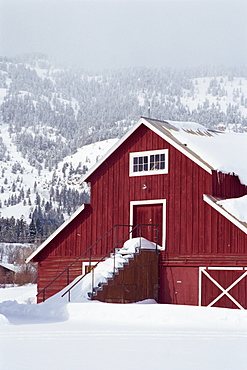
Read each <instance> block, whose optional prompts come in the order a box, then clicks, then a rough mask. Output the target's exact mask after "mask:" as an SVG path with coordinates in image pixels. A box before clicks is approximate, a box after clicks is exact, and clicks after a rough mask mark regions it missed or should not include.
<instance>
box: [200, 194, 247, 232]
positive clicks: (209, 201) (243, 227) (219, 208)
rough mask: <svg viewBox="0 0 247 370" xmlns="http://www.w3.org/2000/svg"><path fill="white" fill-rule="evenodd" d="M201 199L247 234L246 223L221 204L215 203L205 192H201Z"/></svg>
mask: <svg viewBox="0 0 247 370" xmlns="http://www.w3.org/2000/svg"><path fill="white" fill-rule="evenodd" d="M203 200H204V202H206V203H207V204H209V205H210V206H211V207H212V208H214V209H215V210H216V211H217V212H219V213H220V214H221V215H222V216H224V217H226V218H227V219H228V220H229V221H230V222H232V223H233V224H234V225H235V226H237V227H238V228H239V229H240V230H242V231H243V232H244V233H245V234H247V225H245V224H244V223H243V222H241V221H239V220H238V219H237V218H236V217H235V216H233V215H232V214H231V213H229V212H228V211H226V210H225V209H224V208H223V207H222V206H220V205H219V204H217V203H215V202H214V201H213V200H212V199H211V197H209V196H208V195H206V194H203Z"/></svg>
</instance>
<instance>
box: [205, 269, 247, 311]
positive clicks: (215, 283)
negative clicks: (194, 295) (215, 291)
mask: <svg viewBox="0 0 247 370" xmlns="http://www.w3.org/2000/svg"><path fill="white" fill-rule="evenodd" d="M206 269H207V270H223V271H227V270H228V271H243V273H242V275H241V276H239V277H238V278H237V279H236V280H235V281H234V282H233V283H232V284H231V285H230V286H229V287H228V288H226V289H225V288H223V287H222V286H221V285H220V284H219V283H218V281H216V280H215V279H214V278H213V277H212V276H211V275H210V274H209V273H208V272H207V271H206ZM203 274H204V275H205V276H207V278H208V279H209V280H211V282H212V283H213V284H214V285H216V286H217V288H219V289H220V290H221V293H220V294H219V295H218V296H217V297H216V298H215V299H214V300H213V301H212V302H211V303H209V304H208V305H207V307H212V306H213V305H214V304H215V303H216V302H218V301H219V300H220V299H221V298H222V297H223V296H224V295H226V296H227V297H228V298H229V299H230V300H231V301H232V302H233V303H234V304H235V305H236V306H237V307H238V308H240V310H244V309H245V308H244V307H243V306H242V305H241V304H240V303H239V302H238V301H237V300H236V299H235V298H233V297H232V296H231V294H230V293H229V291H230V290H231V289H232V288H233V287H234V286H235V285H237V284H238V283H239V282H240V281H241V280H242V279H244V278H245V276H247V267H235V266H234V267H228V266H227V267H223V266H221V267H213V266H211V267H208V268H206V267H199V294H198V298H199V301H198V305H199V306H201V305H202V275H203Z"/></svg>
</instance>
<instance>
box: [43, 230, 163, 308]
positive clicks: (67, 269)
mask: <svg viewBox="0 0 247 370" xmlns="http://www.w3.org/2000/svg"><path fill="white" fill-rule="evenodd" d="M140 226H153V227H155V233H156V234H155V239H156V252H157V245H158V225H151V224H138V225H136V226H134V227H133V225H120V224H117V225H114V226H112V227H111V228H110V229H109V230H108V231H106V232H105V234H103V235H102V236H101V237H100V238H99V239H98V240H96V242H94V243H93V244H92V245H91V246H90V247H89V248H88V249H86V251H84V252H83V253H82V254H81V255H80V256H79V257H77V258H76V259H75V260H74V261H73V262H71V263H70V264H69V266H67V267H66V268H65V269H64V270H63V271H61V272H60V273H59V274H58V275H57V276H56V277H55V278H54V279H53V280H51V281H50V282H49V283H48V284H47V285H46V286H45V287H44V288H43V289H41V290H40V291H39V292H38V294H37V295H36V297H38V296H39V295H41V294H42V296H43V302H44V301H45V300H46V297H45V294H46V290H47V288H49V287H50V286H51V285H52V284H53V283H54V282H55V281H57V279H59V278H60V277H61V276H62V275H63V274H65V273H67V279H66V280H67V284H66V285H69V283H70V282H69V278H70V275H69V272H70V268H71V267H72V266H73V265H74V264H75V263H76V262H77V261H79V260H80V259H81V258H82V257H84V256H85V255H86V254H87V253H89V267H91V266H92V251H93V248H94V247H95V246H96V245H97V244H98V243H99V242H100V241H102V239H104V238H105V237H106V236H107V235H108V234H109V233H110V232H112V231H113V230H114V229H115V228H117V227H128V228H129V229H131V230H130V231H129V232H128V233H127V234H126V235H125V236H124V237H123V238H122V239H121V240H120V241H118V242H117V243H116V244H115V245H114V247H113V248H111V250H110V251H108V252H107V253H106V254H105V255H104V256H103V257H102V258H101V259H100V260H99V261H98V262H97V263H96V264H95V265H94V267H93V269H94V268H95V267H96V266H97V265H98V264H99V262H101V261H102V260H103V259H105V258H106V257H107V255H108V254H109V253H112V251H113V250H114V249H116V248H117V246H118V245H119V244H120V243H122V242H123V241H124V239H126V238H127V237H128V236H129V235H130V234H132V235H133V232H134V231H135V230H138V233H140V234H142V233H141V229H140ZM139 236H141V235H139ZM91 271H92V269H91ZM114 272H115V253H114ZM85 275H86V273H85V274H84V275H83V276H81V277H80V279H79V280H78V281H76V283H74V284H73V286H71V287H70V288H69V289H68V290H67V291H66V292H65V293H63V295H62V297H63V296H64V295H65V294H67V293H68V294H69V295H68V300H69V302H70V291H71V289H72V288H73V287H74V286H75V285H76V284H78V283H79V281H81V279H83V278H84V276H85ZM92 275H94V273H93V274H92ZM92 289H93V282H92Z"/></svg>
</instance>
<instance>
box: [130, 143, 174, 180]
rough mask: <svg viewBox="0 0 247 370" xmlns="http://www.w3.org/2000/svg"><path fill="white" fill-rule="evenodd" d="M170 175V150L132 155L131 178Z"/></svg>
mask: <svg viewBox="0 0 247 370" xmlns="http://www.w3.org/2000/svg"><path fill="white" fill-rule="evenodd" d="M161 173H168V149H162V150H153V151H148V152H136V153H130V176H143V175H156V174H161Z"/></svg>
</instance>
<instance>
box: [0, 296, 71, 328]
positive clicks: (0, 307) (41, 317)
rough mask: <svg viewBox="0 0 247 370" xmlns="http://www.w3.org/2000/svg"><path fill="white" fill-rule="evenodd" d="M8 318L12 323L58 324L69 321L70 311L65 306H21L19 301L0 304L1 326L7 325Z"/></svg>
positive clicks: (55, 304) (45, 304)
mask: <svg viewBox="0 0 247 370" xmlns="http://www.w3.org/2000/svg"><path fill="white" fill-rule="evenodd" d="M1 316H3V317H5V318H7V319H8V320H9V322H11V323H15V324H18V323H21V322H25V321H29V322H30V321H34V320H35V322H36V323H42V322H56V321H65V320H68V318H69V316H68V311H67V306H66V305H65V304H59V303H54V302H53V303H52V304H51V303H49V302H44V303H40V304H38V305H36V304H35V305H31V304H20V303H18V302H17V301H4V302H2V303H0V325H6V320H7V319H6V320H5V319H2V320H1Z"/></svg>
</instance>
